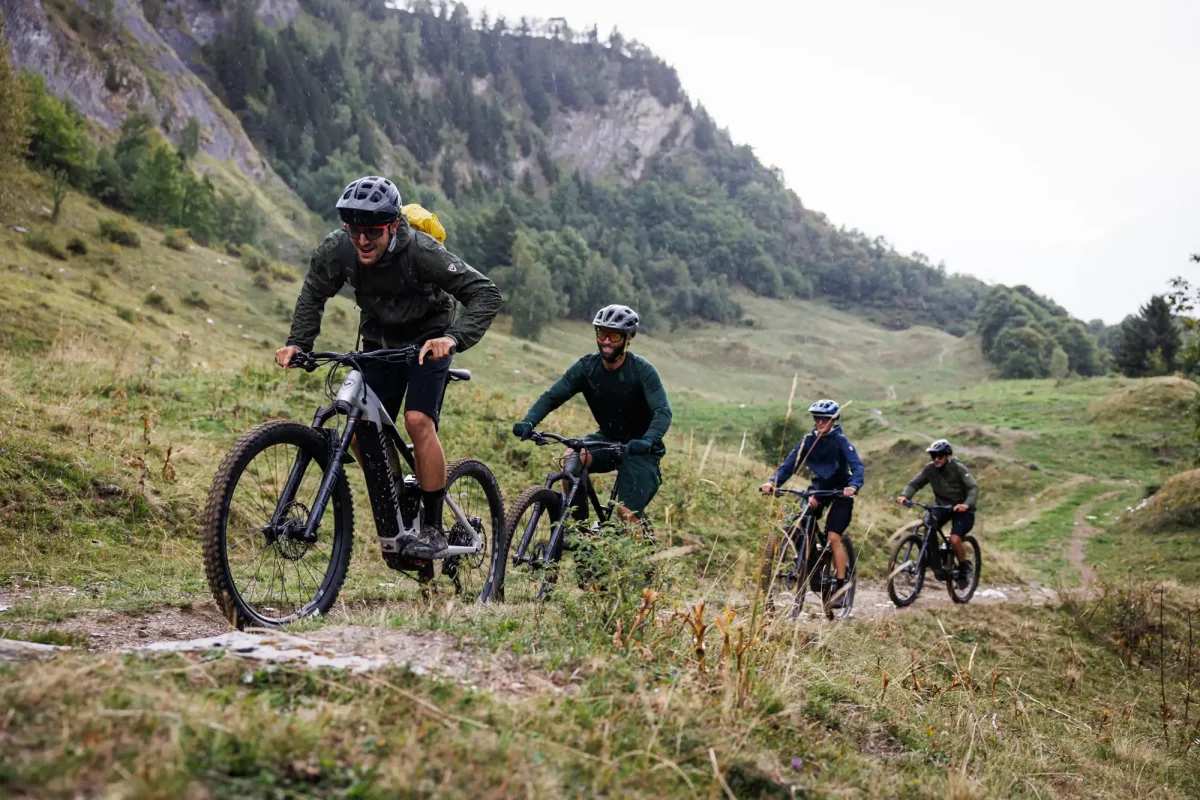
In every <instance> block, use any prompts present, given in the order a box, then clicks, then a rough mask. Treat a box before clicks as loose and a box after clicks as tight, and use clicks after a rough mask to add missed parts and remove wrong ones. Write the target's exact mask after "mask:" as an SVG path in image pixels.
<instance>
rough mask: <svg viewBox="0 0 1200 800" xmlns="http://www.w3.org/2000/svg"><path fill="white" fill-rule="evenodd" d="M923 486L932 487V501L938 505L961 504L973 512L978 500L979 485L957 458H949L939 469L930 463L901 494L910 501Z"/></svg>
mask: <svg viewBox="0 0 1200 800" xmlns="http://www.w3.org/2000/svg"><path fill="white" fill-rule="evenodd" d="M925 484H929V485H930V486H932V487H933V499H934V502H935V503H937V504H938V505H944V506H953V505H958V504H959V503H963V504H965V505H967V506H969V507H970V509H971V510H972V511H974V510H975V503H976V502H977V501H978V500H979V484H978V483H977V482H976V481H975V478H974V477H972V475H971V473H970V472H969V471H968V470H967V467H966V465H965V464H963V463H962V462H961V461H959V460H958V459H957V458H951V459H950V460H949V461H947V462H946V466H944V467H942V468H941V469H938V468H937V467H935V466H934V465H933V462H932V461H930V462H929V463H928V464H926V465H925V466H924V467H922V469H921V471H920V473H918V474H917V477H915V478H913V479H912V480H911V481H909V482H908V486H905V487H904V491H903V492H901V494H902V495H904V496H905V497H907V498H908V499H909V500H911V499H912V497H913V495H914V494H916V493H917V492H919V491H921V489H922V487H924V486H925Z"/></svg>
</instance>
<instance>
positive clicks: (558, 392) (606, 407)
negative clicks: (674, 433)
mask: <svg viewBox="0 0 1200 800" xmlns="http://www.w3.org/2000/svg"><path fill="white" fill-rule="evenodd" d="M581 392H582V393H583V399H584V400H586V401H587V404H588V408H590V409H591V410H592V416H593V417H595V418H596V423H597V424H598V425H599V426H600V435H601V436H603V437H604V438H605V439H607V440H608V441H612V442H628V441H629V440H631V439H648V440H649V441H650V444H651V447H652V448H653V451H654V452H658V453H661V452H664V450H665V448H663V446H662V439H663V436H665V435H666V434H667V429H668V428H670V427H671V404H670V402H669V401H668V400H667V392H666V390H665V389H663V385H662V380H661V379H660V378H659V377H658V370H656V369H655V368H654V365H653V364H651V363H650V362H649V361H647V360H646V359H644V358H642V357H641V356H639V355H636V354H634V353H629V354H628V355H626V356H625V361H624V362H623V363H622V364H621V366H620V367H619V368H617V369H615V370H613V371H611V372H610V371H608V370H606V369H605V368H604V361H603V359H601V358H600V354H599V353H592V354H590V355H586V356H584V357H583V358H581V359H579V360H578V361H576V362H575V363H574V364H572V365H571V366H570V368H569V369H568V370H567V371H566V372H564V373H563V376H562V377H561V378H559V379H558V381H557V382H556V383H555V384H554V385H553V386H551V387H550V388H549V389H547V390H546V392H545V393H544V394H543V395H542V396H541V397H539V398H538V400H537V402H536V403H534V404H533V407H532V408H530V409H529V413H528V414H526V415H525V421H526V422H528V423H529V424H530V425H533V426H535V427H536V426H537V424H538V423H539V422H541V421H542V420H543V419H545V418H546V417H547V416H548V415H549V414H550V412H551V411H553V410H554V409H556V408H558V407H559V406H561V405H562V404H563V403H565V402H567V401H568V400H570V399H571V398H572V397H574V396H575V395H577V394H579V393H581Z"/></svg>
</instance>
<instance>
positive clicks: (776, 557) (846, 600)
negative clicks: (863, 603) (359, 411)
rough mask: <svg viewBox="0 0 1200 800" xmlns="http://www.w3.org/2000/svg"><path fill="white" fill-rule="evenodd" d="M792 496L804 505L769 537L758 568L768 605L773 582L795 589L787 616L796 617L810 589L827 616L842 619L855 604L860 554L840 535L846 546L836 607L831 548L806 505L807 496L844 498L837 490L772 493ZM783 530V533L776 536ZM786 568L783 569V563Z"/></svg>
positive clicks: (840, 491) (835, 574) (781, 490)
mask: <svg viewBox="0 0 1200 800" xmlns="http://www.w3.org/2000/svg"><path fill="white" fill-rule="evenodd" d="M783 495H792V496H794V497H798V498H800V501H801V502H802V503H803V504H804V507H803V508H801V509H800V510H799V511H796V512H795V513H793V514H791V515H790V516H789V517H788V518H787V521H786V522H785V523H784V524H783V525H780V526H779V530H780V533H772V534H771V536H770V538H769V539H768V541H767V547H766V551H765V552H764V554H763V563H762V567H761V570H760V581H761V585H762V588H763V591H764V592H765V593H766V596H767V598H768V599H767V602H768V604H770V603H771V600H770V597H771V592H772V589H773V588H774V585H775V583H776V581H779V582H782V583H783V585H784V586H786V587H787V588H788V590H793V589H794V590H795V592H796V594H795V596H794V598H793V599H792V608H791V613H790V614H789V616H790V617H791V618H792V619H796V618H797V617H799V616H800V612H801V610H803V608H804V597H805V594H807V592H808V590H810V589H811V590H812V592H813V594H815V595H816V596H817V597H819V598H820V600H821V607H822V610H824V612H825V616H826V617H827V618H828V619H845V618H846V617H848V616H850V613H851V611H852V610H853V607H854V591H855V588H856V585H857V583H858V581H857V577H856V576H857V573H858V557H857V556H856V555H855V553H854V543H853V542H852V541H850V536H849V535H848V534H846V533H843V534H842V546H843V547H844V548H846V585H845V587H844V588H843V591H842V592H841V593H840V599H841V601H842V602H841V606H840V607H839V608H835V607H834V606H835V605H836V601H837V600H838V599H839V594H838V593H837V592H836V590H835V587H836V584H835V583H834V581H835V579H836V577H837V573H836V571H835V569H834V565H833V549H832V548H831V547H830V546H829V537H828V536H827V535H826V533H825V532H824V531H823V530H821V526H820V524H819V520H818V519H817V515H816V514H815V513H813V512H812V509H811V508H810V507H809V505H808V498H810V497H816V498H822V497H829V498H832V497H843V496H844V495H843V493H842V490H841V489H805V490H804V491H797V490H795V489H779V488H777V489H775V496H776V497H781V496H783ZM780 534H782V535H780ZM785 561H786V562H787V566H786V567H783V564H784V562H785Z"/></svg>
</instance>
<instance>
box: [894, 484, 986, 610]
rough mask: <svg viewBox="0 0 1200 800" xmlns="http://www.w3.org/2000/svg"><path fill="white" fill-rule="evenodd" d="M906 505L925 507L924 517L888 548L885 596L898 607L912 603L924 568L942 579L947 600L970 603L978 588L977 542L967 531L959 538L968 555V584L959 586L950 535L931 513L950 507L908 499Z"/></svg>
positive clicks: (980, 559) (951, 508)
mask: <svg viewBox="0 0 1200 800" xmlns="http://www.w3.org/2000/svg"><path fill="white" fill-rule="evenodd" d="M905 505H906V506H908V507H910V508H911V507H912V506H918V507H920V508H923V509H925V518H924V519H923V520H921V523H920V524H919V525H917V527H916V528H914V529H913V532H912V533H909V534H907V535H905V536H904V537H902V538H901V539H900V540H899V541H898V542H896V544H895V546H894V547H892V555H891V558H889V559H888V579H887V590H888V596H889V597H891V598H892V602H893V603H895V604H896V605H897V606H898V607H899V608H903V607H904V606H908V605H912V603H913V601H914V600H916V599H917V595H918V594H920V593H921V587H922V586H924V585H925V570H926V569H928V570H930V571H932V572H933V577H934V578H936V579H937V580H939V581H945V583H946V590H947V591H949V592H950V599H951V600H953V601H954V602H956V603H967V602H970V600H971V598H972V597H974V596H975V590H976V589H977V588H978V587H979V572H980V569H981V568H982V559H983V556H982V554H981V553H980V550H979V541H978V540H977V539H976V538H975V537H974V536H972V535H971V534H967V535H966V536H964V537H962V541H963V546H964V547H967V548H968V550H967V553H968V555H969V556H971V557H970V558H969V559H968V561H967V564H968V565H969V566H968V575H969V583H968V585H967V586H966V587H964V588H961V589H960V588H959V586H958V581H957V579H956V578H957V576H956V575H955V566H956V565H955V558H954V550H953V549H952V548H951V546H950V538H949V537H948V536H946V534H945V533H943V532H942V526H941V525H939V524H938V521H937V519H936V518H935V517H934V513H935V512H939V511H952V510H953V509H954V506H937V505H925V504H924V503H918V502H917V501H915V500H909V501H908V502H907V503H905Z"/></svg>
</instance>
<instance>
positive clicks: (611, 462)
mask: <svg viewBox="0 0 1200 800" xmlns="http://www.w3.org/2000/svg"><path fill="white" fill-rule="evenodd" d="M585 438H588V439H595V438H599V437H598V436H596V435H595V434H593V435H592V436H588V437H585ZM661 458H662V454H661V453H657V454H656V453H652V452H651V453H645V454H644V455H638V456H631V455H629V454H625V455H623V456H622V455H619V454H617V453H616V452H614V451H612V450H597V451H596V452H594V453H592V466H591V467H590V468H589V469H588V472H594V473H597V474H599V473H603V472H612V471H613V470H616V472H617V499H618V500H620V501H621V505H623V506H625V507H626V508H628V509H629V510H630V511H633V512H634V513H641V512H643V511H645V510H646V506H648V505H650V501H651V500H653V499H654V495H656V494H657V493H658V487H659V485H661V484H662V473H661V472H659V470H658V462H659V460H660V459H661Z"/></svg>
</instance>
